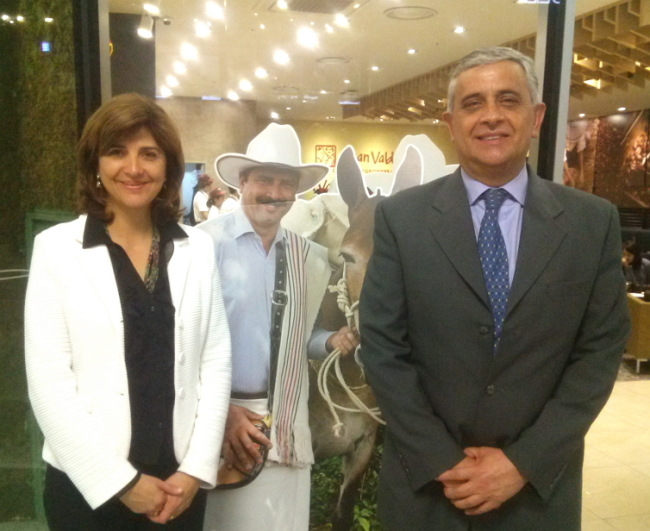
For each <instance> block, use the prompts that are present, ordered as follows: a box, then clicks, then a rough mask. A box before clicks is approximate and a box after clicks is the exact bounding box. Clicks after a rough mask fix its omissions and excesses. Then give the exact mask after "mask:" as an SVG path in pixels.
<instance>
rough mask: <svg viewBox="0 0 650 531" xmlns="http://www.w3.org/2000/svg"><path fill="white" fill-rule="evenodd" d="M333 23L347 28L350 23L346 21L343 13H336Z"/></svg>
mask: <svg viewBox="0 0 650 531" xmlns="http://www.w3.org/2000/svg"><path fill="white" fill-rule="evenodd" d="M334 24H336V25H337V26H341V27H342V28H347V27H348V26H349V25H350V22H349V21H348V19H347V17H346V16H345V15H343V14H341V13H338V14H337V15H336V16H335V17H334Z"/></svg>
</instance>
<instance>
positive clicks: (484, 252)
mask: <svg viewBox="0 0 650 531" xmlns="http://www.w3.org/2000/svg"><path fill="white" fill-rule="evenodd" d="M507 195H508V192H506V191H505V190H503V189H501V188H490V189H488V190H486V191H485V192H484V193H483V199H484V200H485V216H483V221H482V222H481V230H480V231H479V234H478V252H479V256H480V257H481V267H482V268H483V278H484V279H485V286H486V287H487V292H488V298H489V299H490V306H491V308H492V319H493V322H494V336H493V337H494V350H496V348H497V346H498V345H499V339H500V337H501V328H502V327H503V320H504V319H505V317H506V307H507V305H508V290H509V285H510V282H509V279H508V253H507V251H506V244H505V242H504V240H503V235H502V234H501V229H500V228H499V208H501V204H502V203H503V201H504V200H505V198H506V197H507Z"/></svg>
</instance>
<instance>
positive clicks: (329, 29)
mask: <svg viewBox="0 0 650 531" xmlns="http://www.w3.org/2000/svg"><path fill="white" fill-rule="evenodd" d="M325 31H326V32H327V33H334V28H333V27H332V26H330V25H329V24H325Z"/></svg>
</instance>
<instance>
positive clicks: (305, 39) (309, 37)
mask: <svg viewBox="0 0 650 531" xmlns="http://www.w3.org/2000/svg"><path fill="white" fill-rule="evenodd" d="M298 44H300V45H301V46H304V47H305V48H314V47H316V46H318V35H317V34H316V32H315V31H314V30H313V29H311V28H300V29H299V30H298Z"/></svg>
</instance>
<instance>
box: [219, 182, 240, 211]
mask: <svg viewBox="0 0 650 531" xmlns="http://www.w3.org/2000/svg"><path fill="white" fill-rule="evenodd" d="M228 194H229V196H228V199H226V200H225V201H224V202H223V204H222V205H221V207H220V208H219V213H221V214H228V212H232V211H233V210H235V209H236V208H237V207H239V192H238V191H237V189H236V188H233V187H232V186H229V187H228Z"/></svg>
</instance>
